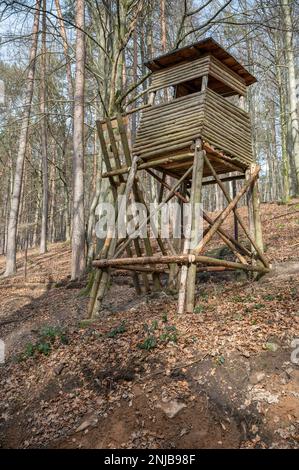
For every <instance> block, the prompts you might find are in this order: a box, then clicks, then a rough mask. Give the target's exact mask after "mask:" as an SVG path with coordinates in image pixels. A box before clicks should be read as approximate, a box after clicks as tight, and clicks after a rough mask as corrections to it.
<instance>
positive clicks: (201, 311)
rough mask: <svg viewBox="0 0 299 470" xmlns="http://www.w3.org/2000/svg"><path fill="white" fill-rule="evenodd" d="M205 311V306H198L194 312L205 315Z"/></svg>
mask: <svg viewBox="0 0 299 470" xmlns="http://www.w3.org/2000/svg"><path fill="white" fill-rule="evenodd" d="M204 310H205V308H204V306H203V305H196V307H195V308H194V310H193V313H203V312H204Z"/></svg>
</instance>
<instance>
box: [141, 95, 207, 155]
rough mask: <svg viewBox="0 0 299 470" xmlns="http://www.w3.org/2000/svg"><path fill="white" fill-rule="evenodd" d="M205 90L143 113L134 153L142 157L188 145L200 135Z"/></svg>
mask: <svg viewBox="0 0 299 470" xmlns="http://www.w3.org/2000/svg"><path fill="white" fill-rule="evenodd" d="M203 98H204V93H201V92H199V93H193V94H191V95H188V96H184V97H182V98H178V99H175V100H173V101H171V102H170V103H165V104H162V105H158V106H153V107H151V108H148V109H147V110H146V111H144V112H143V115H142V118H141V122H140V126H139V129H138V132H137V137H136V141H135V145H134V147H133V154H135V155H139V156H141V157H142V158H143V159H147V158H151V157H153V156H155V155H161V154H163V153H166V152H171V151H172V150H177V149H181V148H186V147H190V145H191V144H192V142H193V140H194V139H196V137H199V135H200V133H201V126H202V122H203V117H204V100H203Z"/></svg>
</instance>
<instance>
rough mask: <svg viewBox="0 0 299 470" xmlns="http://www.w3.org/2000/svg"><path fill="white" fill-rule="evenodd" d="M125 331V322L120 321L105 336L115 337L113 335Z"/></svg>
mask: <svg viewBox="0 0 299 470" xmlns="http://www.w3.org/2000/svg"><path fill="white" fill-rule="evenodd" d="M125 331H126V325H125V322H122V323H121V324H120V325H118V326H117V327H116V328H113V329H112V330H111V331H109V333H108V334H107V336H108V338H115V336H117V335H121V334H123V333H125Z"/></svg>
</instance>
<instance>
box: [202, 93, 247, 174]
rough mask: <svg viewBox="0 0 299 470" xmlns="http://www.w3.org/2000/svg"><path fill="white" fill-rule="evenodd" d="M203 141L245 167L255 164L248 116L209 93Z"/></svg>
mask: <svg viewBox="0 0 299 470" xmlns="http://www.w3.org/2000/svg"><path fill="white" fill-rule="evenodd" d="M202 138H203V139H204V140H205V141H207V142H209V143H210V144H211V145H213V146H214V147H215V148H217V149H219V150H222V151H223V152H224V153H225V154H227V155H229V156H232V157H234V159H235V160H236V161H239V162H240V163H241V164H242V165H243V166H248V165H249V164H250V163H252V161H253V155H252V144H251V126H250V118H249V115H248V113H246V112H245V111H243V110H242V109H239V108H237V107H236V106H234V105H233V104H231V103H230V102H229V101H227V100H225V99H224V98H223V97H222V96H219V95H217V94H216V93H214V92H213V91H212V90H206V99H205V116H204V122H203V127H202Z"/></svg>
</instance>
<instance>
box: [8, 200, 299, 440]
mask: <svg viewBox="0 0 299 470" xmlns="http://www.w3.org/2000/svg"><path fill="white" fill-rule="evenodd" d="M298 209H299V206H298V204H297V205H296V204H293V205H291V206H282V205H276V204H263V205H262V211H263V212H262V217H263V226H264V236H265V245H266V255H267V258H268V259H269V261H270V262H271V263H272V264H274V265H277V266H278V267H277V268H275V269H276V270H275V271H274V275H273V274H272V275H269V276H267V277H265V278H263V279H262V280H261V281H260V282H252V281H250V280H248V279H246V278H244V277H241V278H235V277H232V276H231V275H223V274H219V275H214V276H212V277H211V276H207V275H203V276H201V278H200V282H199V283H198V292H197V305H196V308H195V311H194V313H193V314H192V315H184V316H177V315H176V299H175V298H173V297H171V296H169V295H167V294H164V293H163V294H160V295H157V296H154V295H152V296H149V297H145V296H143V297H140V298H136V297H135V293H134V289H133V287H132V281H131V278H130V277H127V276H124V275H119V276H115V277H114V278H113V283H112V286H111V288H110V291H109V294H108V296H107V299H106V301H105V311H104V313H103V317H102V318H101V319H100V320H98V321H97V322H95V323H94V324H91V325H86V323H85V322H84V321H83V320H84V318H85V315H86V306H87V302H88V299H87V298H86V297H85V296H84V292H83V287H84V283H82V284H81V285H80V284H72V283H70V279H69V277H68V276H69V259H70V250H69V247H68V246H66V245H65V244H56V245H52V246H51V249H50V252H49V253H48V254H47V255H45V256H40V255H38V252H37V251H31V252H30V253H29V259H28V272H27V278H26V279H24V266H23V254H22V253H21V254H19V256H18V268H19V270H18V274H17V276H16V277H15V278H12V279H9V280H4V279H1V280H0V295H1V303H0V338H1V339H3V340H4V341H5V343H6V363H5V364H3V365H0V374H1V375H0V385H1V390H2V400H1V403H0V433H1V434H0V436H1V446H2V447H6V448H7V447H22V448H23V447H25V448H26V447H27V448H28V447H59V448H64V447H83V448H92V447H96V448H102V447H104V448H105V447H111V448H119V447H124V448H140V447H151V448H201V447H232V448H239V447H262V448H265V447H293V448H294V447H299V366H298V365H296V364H294V363H292V361H291V352H292V350H293V348H292V347H291V343H292V341H293V340H294V339H295V338H299V275H298V273H299V269H298V264H299V237H298V233H299V212H298ZM241 211H243V209H241ZM227 228H229V227H227ZM230 229H231V227H230ZM3 269H4V258H3V257H1V258H0V273H1V271H3Z"/></svg>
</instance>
